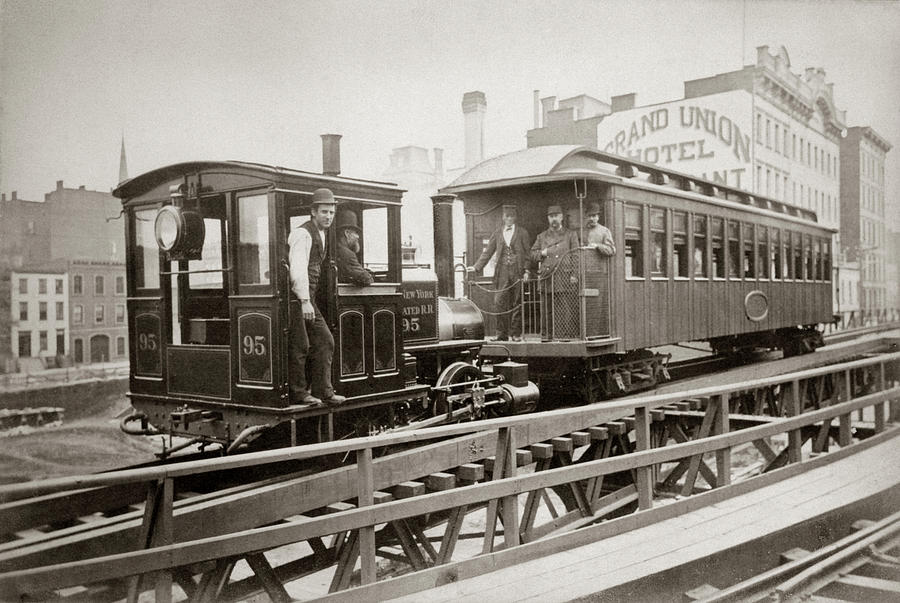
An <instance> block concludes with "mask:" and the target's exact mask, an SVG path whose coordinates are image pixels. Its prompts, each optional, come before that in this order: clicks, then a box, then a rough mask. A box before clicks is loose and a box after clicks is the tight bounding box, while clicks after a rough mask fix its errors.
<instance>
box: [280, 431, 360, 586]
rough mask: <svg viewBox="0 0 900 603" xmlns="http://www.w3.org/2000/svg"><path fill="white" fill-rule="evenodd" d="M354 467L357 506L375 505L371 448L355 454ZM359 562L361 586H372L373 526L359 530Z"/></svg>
mask: <svg viewBox="0 0 900 603" xmlns="http://www.w3.org/2000/svg"><path fill="white" fill-rule="evenodd" d="M356 466H357V474H356V491H357V492H358V494H357V499H356V500H357V504H358V505H359V507H360V508H364V507H369V506H372V505H373V504H375V496H374V492H373V490H374V489H375V488H374V480H375V477H374V470H373V468H372V449H371V448H364V449H362V450H358V451H357V452H356ZM359 561H360V574H361V576H360V580H361V582H362V584H372V583H373V582H375V579H376V565H375V563H376V560H375V526H365V527H362V528H360V529H359ZM267 592H268V589H267ZM285 595H287V593H285ZM270 596H271V595H270Z"/></svg>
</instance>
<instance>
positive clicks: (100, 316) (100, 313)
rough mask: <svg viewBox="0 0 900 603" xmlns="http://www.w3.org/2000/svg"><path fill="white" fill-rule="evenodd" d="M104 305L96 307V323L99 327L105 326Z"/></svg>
mask: <svg viewBox="0 0 900 603" xmlns="http://www.w3.org/2000/svg"><path fill="white" fill-rule="evenodd" d="M103 320H104V317H103V304H97V305H96V306H94V322H95V323H97V324H98V325H101V324H103Z"/></svg>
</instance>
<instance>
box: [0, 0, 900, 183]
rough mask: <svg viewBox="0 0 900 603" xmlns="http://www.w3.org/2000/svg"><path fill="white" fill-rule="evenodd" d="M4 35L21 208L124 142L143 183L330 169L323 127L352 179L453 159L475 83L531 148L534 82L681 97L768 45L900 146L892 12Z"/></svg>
mask: <svg viewBox="0 0 900 603" xmlns="http://www.w3.org/2000/svg"><path fill="white" fill-rule="evenodd" d="M745 17H746V18H745ZM0 26H2V31H0V44H2V64H0V67H2V71H0V76H2V82H0V102H2V114H0V153H2V154H0V166H2V171H0V190H2V191H3V192H5V193H7V195H8V194H9V193H10V191H12V190H17V191H18V193H19V197H20V198H28V199H43V194H44V193H45V192H48V191H50V190H52V189H53V188H54V186H55V182H56V180H64V181H65V183H66V186H73V187H74V186H78V185H85V186H87V188H89V189H97V190H109V189H110V188H111V187H112V186H114V185H115V183H116V181H117V180H118V169H119V168H118V162H119V144H120V137H121V136H122V134H123V133H124V135H125V143H126V149H127V153H128V169H129V175H131V176H134V175H137V174H139V173H141V172H143V171H146V170H150V169H153V168H156V167H159V166H162V165H166V164H170V163H174V162H178V161H183V160H194V159H242V160H247V161H256V162H262V163H271V164H276V165H284V166H288V167H295V168H299V169H306V170H312V171H319V170H320V169H321V147H320V139H319V134H322V133H326V132H329V133H331V132H333V133H340V134H343V136H344V138H343V141H342V156H343V157H342V159H343V172H344V173H345V174H347V175H351V176H361V177H376V178H377V177H380V175H381V174H382V172H383V171H384V169H385V168H386V167H387V163H388V155H389V153H390V151H391V149H392V148H394V147H398V146H404V145H408V144H415V145H420V146H424V147H427V148H432V147H442V148H444V149H446V151H445V166H446V167H448V168H453V167H458V166H460V165H461V164H462V162H463V158H464V148H463V129H462V112H461V108H460V103H461V99H462V95H463V93H464V92H466V91H470V90H481V91H483V92H484V93H485V94H486V96H487V104H488V112H487V114H486V118H485V130H486V131H485V145H486V149H485V150H486V155H488V156H490V155H495V154H499V153H505V152H508V151H512V150H516V149H520V148H523V147H524V146H525V133H526V130H527V129H528V128H530V127H532V91H533V90H535V89H539V90H540V91H541V95H542V96H549V95H555V96H557V97H559V98H566V97H569V96H574V95H577V94H581V93H585V94H589V95H591V96H594V97H597V98H600V99H602V100H607V101H608V100H609V97H610V96H611V95H616V94H623V93H627V92H636V93H637V95H638V96H637V102H638V104H639V105H644V104H648V103H653V102H662V101H667V100H674V99H678V98H680V97H682V95H683V86H682V82H683V81H684V80H687V79H693V78H698V77H706V76H710V75H714V74H716V73H721V72H725V71H731V70H735V69H738V68H740V67H741V65H743V64H750V63H753V62H755V57H756V51H755V47H756V46H759V45H768V46H769V47H770V49H771V52H773V53H774V52H775V51H776V50H777V48H778V47H779V46H781V45H784V46H785V47H786V48H787V51H788V54H789V56H790V59H791V63H792V70H793V71H794V72H795V73H800V72H802V71H803V69H804V68H806V67H821V68H824V69H825V72H826V78H827V81H830V82H833V83H834V96H835V101H836V104H837V106H838V107H839V108H841V109H844V110H846V111H847V121H848V125H849V126H852V125H869V126H872V127H873V128H875V130H876V131H878V132H879V133H880V134H881V135H882V136H883V137H885V138H887V139H888V140H889V141H890V142H891V143H892V144H894V145H895V146H896V145H900V109H898V93H900V3H897V2H883V1H879V2H861V1H851V0H831V1H827V0H826V1H808V2H807V1H803V0H785V1H779V2H775V1H771V2H766V1H762V2H759V1H757V2H747V3H746V6H745V5H744V3H743V2H741V1H740V0H733V1H732V0H694V1H685V0H679V1H666V0H656V1H652V2H651V1H643V2H641V1H634V0H631V1H616V0H614V1H609V2H587V1H575V0H569V1H564V2H555V1H552V0H540V1H519V2H486V1H479V2H437V1H434V2H409V1H394V2H361V1H359V0H357V1H347V2H329V1H315V2H313V1H309V2H305V1H295V2H285V1H270V2H251V1H247V0H243V1H237V2H221V1H213V0H209V1H203V2H200V1H187V2H181V1H179V2H176V1H168V0H167V1H157V0H116V1H108V2H106V1H100V0H82V1H68V2H63V1H56V2H45V1H35V0H28V1H18V0H14V1H9V0H0ZM898 153H900V149H897V148H895V149H894V150H893V151H892V152H891V153H890V155H889V157H890V158H891V159H890V160H889V163H888V169H887V170H886V171H887V174H888V176H887V177H888V179H889V182H888V186H889V194H890V195H891V196H892V197H893V198H894V199H898V197H900V187H898V175H900V168H898V166H900V161H898V158H897V157H898Z"/></svg>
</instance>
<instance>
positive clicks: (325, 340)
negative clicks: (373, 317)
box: [288, 188, 346, 404]
mask: <svg viewBox="0 0 900 603" xmlns="http://www.w3.org/2000/svg"><path fill="white" fill-rule="evenodd" d="M335 205H336V204H335V200H334V194H333V193H332V192H331V191H330V190H328V189H327V188H320V189H316V190H315V191H314V192H313V197H312V212H311V215H312V218H311V219H310V220H309V221H308V222H306V223H304V224H302V225H301V226H300V227H299V228H296V229H294V231H293V232H291V236H290V237H289V238H288V246H289V247H290V251H289V255H288V261H289V263H290V272H291V292H292V294H293V295H292V297H291V339H290V378H291V398H292V401H293V402H295V403H299V404H322V403H323V402H324V403H326V404H340V403H342V402H344V401H345V400H346V398H344V396H339V395H337V394H335V393H334V388H333V387H332V386H331V357H332V355H333V354H334V337H332V335H331V331H330V330H329V329H328V325H327V324H325V319H324V318H323V317H322V313H321V312H319V309H318V308H317V307H316V287H317V286H318V284H319V276H320V274H321V273H322V261H323V260H324V259H325V252H326V249H325V247H326V243H325V242H326V240H327V237H326V236H325V234H326V233H325V231H326V230H327V229H328V227H329V226H331V222H332V220H334V212H335ZM307 368H308V369H309V373H307Z"/></svg>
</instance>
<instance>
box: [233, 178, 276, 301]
mask: <svg viewBox="0 0 900 603" xmlns="http://www.w3.org/2000/svg"><path fill="white" fill-rule="evenodd" d="M237 256H238V258H237V259H238V284H239V285H267V284H269V282H270V278H271V275H270V274H269V200H268V197H267V196H266V195H253V196H250V197H241V198H239V199H238V252H237Z"/></svg>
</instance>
